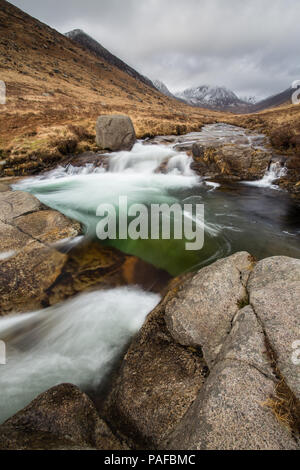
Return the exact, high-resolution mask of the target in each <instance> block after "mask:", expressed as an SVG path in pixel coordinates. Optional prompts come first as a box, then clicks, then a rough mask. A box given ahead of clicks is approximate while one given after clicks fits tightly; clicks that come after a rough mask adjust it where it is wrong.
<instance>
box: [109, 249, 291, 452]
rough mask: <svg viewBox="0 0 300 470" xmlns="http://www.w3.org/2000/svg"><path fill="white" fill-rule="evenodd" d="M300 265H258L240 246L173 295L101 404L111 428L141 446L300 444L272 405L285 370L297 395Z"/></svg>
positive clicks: (133, 348) (278, 261)
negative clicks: (294, 350) (294, 353)
mask: <svg viewBox="0 0 300 470" xmlns="http://www.w3.org/2000/svg"><path fill="white" fill-rule="evenodd" d="M299 265H300V261H298V260H292V259H289V258H271V259H268V260H264V261H261V262H259V263H258V264H257V265H255V262H254V260H253V258H252V257H251V256H250V255H249V254H248V253H244V252H242V253H236V254H235V255H233V256H230V257H229V258H226V259H224V260H221V261H218V262H216V263H214V264H213V265H211V266H209V267H207V268H203V269H201V270H200V271H199V272H198V273H197V274H195V275H193V276H191V277H190V278H188V279H186V280H183V281H182V282H181V284H180V287H179V288H178V287H177V288H176V289H173V291H171V292H169V294H168V296H167V297H166V298H165V300H164V301H163V302H162V304H161V305H160V306H159V307H157V309H156V310H154V312H152V313H151V314H150V315H149V317H148V319H147V321H146V323H145V325H144V327H143V329H142V330H141V332H140V334H139V336H138V337H137V338H136V339H135V340H134V341H133V343H132V345H131V347H130V348H129V351H128V353H127V355H126V356H125V359H124V361H123V363H122V366H121V369H120V372H119V373H118V375H117V379H116V381H115V383H114V384H113V387H112V391H111V392H110V395H109V398H108V401H107V403H106V408H105V413H106V416H107V418H108V421H109V422H110V423H111V424H112V426H113V427H115V428H116V429H117V428H118V429H119V430H120V429H121V432H122V434H123V435H124V436H125V437H126V439H128V440H129V442H131V443H133V445H138V447H142V448H149V446H152V448H158V449H168V450H177V449H180V450H209V449H222V450H235V449H256V450H267V449H298V448H299V442H300V441H299V435H298V434H297V433H295V430H294V426H293V429H292V428H289V427H286V426H284V425H283V424H282V423H281V422H280V421H278V420H277V418H276V416H275V413H274V411H273V410H272V409H271V408H270V407H269V406H267V402H268V401H269V400H270V398H274V397H276V393H277V387H278V384H279V382H280V380H281V377H282V376H283V377H284V378H285V379H286V382H287V383H288V385H289V386H290V390H289V393H290V392H291V393H292V392H293V393H294V394H295V395H297V393H299V385H298V383H296V382H295V378H296V375H297V374H299V366H298V368H297V367H295V366H294V369H293V370H292V367H291V362H290V358H289V353H290V350H289V342H290V340H291V339H293V338H294V336H295V335H296V336H297V334H298V333H297V332H298V330H297V328H298V327H297V324H298V323H297V322H298V321H299V310H298V308H299V307H298V306H299V304H300V295H299V291H298V287H297V286H298V281H299V277H298V276H299V274H300V273H299ZM273 284H274V285H273ZM249 294H250V303H249ZM244 305H246V306H244ZM201 352H202V353H203V359H200V357H201ZM197 355H198V359H197ZM274 357H276V360H277V362H276V363H274ZM193 363H194V366H192V364H193ZM206 365H207V366H208V367H206ZM205 368H206V373H205V374H203V371H204V370H205ZM200 377H202V379H200ZM298 377H299V376H298ZM281 398H282V397H281ZM287 398H288V397H287ZM284 399H285V398H284ZM293 412H294V411H293ZM293 419H295V420H296V416H293ZM295 422H296V421H295Z"/></svg>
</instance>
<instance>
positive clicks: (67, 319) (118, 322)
mask: <svg viewBox="0 0 300 470" xmlns="http://www.w3.org/2000/svg"><path fill="white" fill-rule="evenodd" d="M159 300H160V296H159V295H157V294H153V293H149V292H148V293H146V292H143V291H142V290H140V289H137V288H117V289H111V290H107V291H100V292H91V293H88V294H83V295H81V296H79V297H77V298H75V299H72V300H70V301H67V302H65V303H63V304H60V305H57V306H54V307H50V308H47V309H45V310H42V311H38V312H34V313H31V314H26V315H21V316H20V315H16V316H10V317H8V318H4V319H1V320H0V337H1V338H3V340H5V341H6V344H7V365H6V366H0V388H1V394H0V423H1V422H3V421H4V420H5V419H7V418H9V417H10V416H12V415H13V414H14V413H15V412H16V411H17V410H20V409H22V408H23V407H24V406H25V405H27V404H28V403H29V402H30V401H31V400H32V399H33V398H35V397H36V396H37V395H38V394H39V393H41V392H44V391H46V390H48V389H49V388H51V387H52V386H55V385H58V384H61V383H67V382H69V383H73V384H75V385H78V386H79V387H80V388H81V389H82V390H92V389H97V388H98V387H99V385H100V384H101V382H102V381H103V379H105V377H106V374H107V373H108V372H109V370H110V368H111V367H112V366H113V365H114V362H115V360H116V358H117V357H119V356H120V355H121V354H122V351H123V349H124V348H125V347H126V345H127V343H128V341H129V340H130V338H131V337H132V336H133V335H134V334H135V333H136V332H137V331H138V330H139V329H140V328H141V326H142V324H143V322H144V320H145V317H146V315H147V314H148V313H149V312H150V311H151V310H152V309H153V308H154V307H155V306H156V305H157V303H158V302H159Z"/></svg>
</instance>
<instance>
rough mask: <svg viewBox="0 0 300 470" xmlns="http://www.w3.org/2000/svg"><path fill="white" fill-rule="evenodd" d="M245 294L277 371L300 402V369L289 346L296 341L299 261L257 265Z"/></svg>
mask: <svg viewBox="0 0 300 470" xmlns="http://www.w3.org/2000/svg"><path fill="white" fill-rule="evenodd" d="M248 290H249V295H250V303H251V305H252V307H253V309H254V310H255V313H256V315H257V316H258V318H259V319H260V321H261V323H262V325H263V327H264V330H265V334H266V336H267V338H268V341H269V343H270V346H271V348H272V350H273V351H274V354H275V359H276V363H277V367H278V369H279V370H280V372H281V374H282V376H283V377H284V379H285V380H286V382H287V385H288V386H289V387H290V389H291V390H292V391H293V393H294V394H295V395H296V397H297V398H298V399H300V365H299V364H296V363H295V360H293V355H294V352H295V349H294V347H293V346H294V344H295V342H297V341H299V340H300V260H297V259H292V258H288V257H284V256H277V257H273V258H268V259H265V260H263V261H260V262H259V263H258V264H257V266H256V268H255V269H254V271H253V273H252V274H251V277H250V280H249V283H248Z"/></svg>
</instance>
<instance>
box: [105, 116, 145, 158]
mask: <svg viewBox="0 0 300 470" xmlns="http://www.w3.org/2000/svg"><path fill="white" fill-rule="evenodd" d="M135 142H136V135H135V130H134V127H133V124H132V121H131V119H130V117H128V116H121V115H110V116H100V117H99V118H98V121H97V124H96V143H97V145H98V146H99V147H100V148H101V149H103V150H111V151H113V152H116V151H119V150H131V149H132V147H133V146H134V144H135Z"/></svg>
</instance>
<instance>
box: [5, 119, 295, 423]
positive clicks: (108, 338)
mask: <svg viewBox="0 0 300 470" xmlns="http://www.w3.org/2000/svg"><path fill="white" fill-rule="evenodd" d="M200 137H201V138H202V139H205V141H206V142H207V140H208V139H211V140H212V141H214V142H215V141H216V139H217V140H219V141H220V142H221V143H222V142H224V141H230V142H233V143H234V142H236V141H238V142H240V143H241V142H244V145H253V146H262V145H264V137H263V136H255V135H252V134H251V135H249V134H247V133H245V131H243V130H241V129H239V128H233V127H232V126H226V125H223V126H222V125H219V124H218V125H212V126H206V127H205V128H204V129H203V131H202V133H201V136H200ZM162 140H164V143H162ZM194 140H199V134H189V135H187V136H184V137H181V138H180V139H179V141H178V139H177V140H175V141H174V139H173V138H165V139H160V140H159V139H158V140H157V141H154V142H148V143H147V142H146V143H144V142H138V143H137V144H136V145H135V146H134V148H133V150H132V151H131V152H118V153H115V154H111V155H110V156H109V164H108V167H106V168H104V167H103V168H96V167H94V166H93V165H86V166H85V167H81V168H75V167H72V166H68V167H66V168H62V167H59V168H57V169H56V170H54V171H52V172H50V173H48V174H44V175H40V176H37V177H33V178H27V179H25V180H23V181H21V182H20V183H18V184H17V185H15V186H14V189H15V190H23V191H29V192H30V193H32V194H34V195H35V196H36V197H37V198H39V199H40V200H41V201H42V202H43V203H44V204H46V205H47V206H49V207H51V208H53V209H57V210H59V211H60V212H62V213H63V214H65V215H67V216H69V217H72V218H74V219H76V220H78V221H79V222H81V223H82V224H83V226H84V228H85V236H86V237H90V238H94V237H95V232H96V226H97V222H98V221H99V217H97V216H96V211H97V207H98V206H99V204H100V203H101V204H103V203H110V204H111V203H113V204H114V205H115V206H116V207H117V206H118V201H119V197H120V196H126V197H127V198H128V202H129V204H130V203H137V202H138V203H144V204H145V205H147V206H150V204H152V203H164V202H166V203H169V204H170V203H175V202H178V203H180V204H184V203H200V204H204V207H205V219H204V227H205V242H204V247H203V249H202V250H198V251H186V249H185V243H186V240H174V239H171V240H135V241H133V240H113V241H109V242H108V243H109V244H111V245H112V246H115V247H117V248H119V249H121V250H123V251H124V252H126V253H130V254H133V255H137V256H140V257H141V258H142V259H144V260H145V261H148V262H150V263H152V264H154V265H156V266H157V267H160V268H163V269H165V270H167V271H168V272H169V273H170V274H172V275H177V274H180V273H182V272H185V271H188V270H195V269H199V268H200V267H201V266H204V265H207V264H209V263H211V262H213V261H214V260H216V259H219V258H221V257H224V256H227V255H230V254H231V253H234V252H236V251H239V250H247V251H249V252H250V253H251V254H253V255H254V256H256V257H257V258H259V259H262V258H264V257H268V256H273V255H287V256H292V257H296V258H300V210H299V204H298V203H297V202H296V201H295V200H293V199H292V197H291V196H290V195H289V194H287V193H285V192H283V191H280V190H279V189H278V188H277V187H276V184H275V183H276V181H275V180H276V178H277V177H278V175H279V172H280V171H281V169H278V168H276V167H272V168H270V169H269V170H268V172H266V175H265V177H264V178H263V179H262V180H261V181H258V182H255V183H251V184H250V183H249V184H241V183H234V184H232V183H231V184H230V183H227V184H226V185H222V186H220V185H217V184H215V183H214V182H213V181H207V180H204V179H201V178H200V177H199V176H197V175H196V174H195V173H194V172H193V171H192V170H191V168H190V165H191V162H192V161H191V158H190V157H188V155H187V154H186V152H185V151H184V150H183V148H185V149H186V147H188V146H189V145H191V143H192V142H193V141H194ZM154 144H155V145H154ZM202 222H203V221H202ZM159 301H160V297H159V296H158V295H157V294H153V293H151V292H144V291H142V290H140V289H139V288H138V287H136V288H119V289H111V290H108V291H100V292H92V293H87V294H84V295H81V296H79V297H77V298H75V299H72V300H69V301H67V302H65V303H63V304H60V305H57V306H54V307H50V308H48V309H45V310H42V311H39V312H33V313H30V314H26V315H21V316H20V315H16V316H10V317H7V318H3V319H0V339H3V340H6V342H7V365H6V366H0V367H1V368H0V389H1V394H0V422H2V421H4V420H5V419H6V418H8V417H9V416H11V415H12V414H13V413H14V412H16V411H17V410H19V409H21V408H22V407H23V406H25V405H26V404H27V403H29V402H30V401H31V400H32V399H33V398H35V397H36V396H37V394H38V393H41V392H43V391H45V390H47V389H48V388H50V387H51V386H54V385H56V384H59V383H62V382H71V383H74V384H76V385H79V386H80V387H81V388H82V389H83V390H91V389H96V388H98V387H99V386H100V385H101V383H102V382H103V380H104V379H105V376H106V374H107V373H109V371H110V369H111V368H112V367H113V364H114V363H115V360H116V359H117V358H118V357H119V356H120V355H121V354H122V351H123V350H124V348H125V347H126V345H127V344H128V341H129V340H130V338H131V337H132V336H133V335H134V334H135V333H136V332H137V331H138V330H139V329H140V327H141V325H142V324H143V321H144V319H145V317H146V315H147V314H148V313H149V312H150V311H151V310H152V309H153V308H154V307H155V305H157V303H158V302H159Z"/></svg>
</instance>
